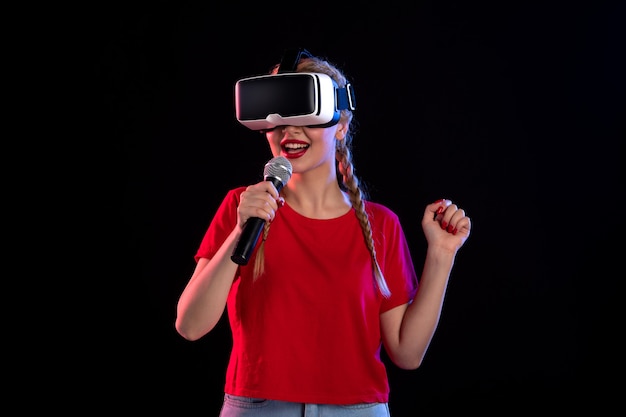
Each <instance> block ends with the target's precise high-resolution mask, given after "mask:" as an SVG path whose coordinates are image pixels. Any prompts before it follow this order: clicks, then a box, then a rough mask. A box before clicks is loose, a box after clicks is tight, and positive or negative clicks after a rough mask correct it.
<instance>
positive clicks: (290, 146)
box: [285, 143, 309, 149]
mask: <svg viewBox="0 0 626 417" xmlns="http://www.w3.org/2000/svg"><path fill="white" fill-rule="evenodd" d="M308 147H309V145H306V144H300V143H289V144H286V145H285V149H303V148H308Z"/></svg>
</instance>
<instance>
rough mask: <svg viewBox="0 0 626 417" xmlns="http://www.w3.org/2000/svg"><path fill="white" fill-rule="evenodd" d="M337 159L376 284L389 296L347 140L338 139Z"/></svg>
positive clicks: (382, 292) (385, 295)
mask: <svg viewBox="0 0 626 417" xmlns="http://www.w3.org/2000/svg"><path fill="white" fill-rule="evenodd" d="M337 160H338V161H339V163H338V166H337V168H338V171H339V172H340V173H341V178H342V179H343V180H341V181H340V180H339V177H337V180H338V181H340V182H341V183H342V184H341V185H343V187H345V189H346V190H347V191H348V195H349V196H350V202H351V203H352V207H354V210H355V212H356V217H357V219H359V223H360V224H361V229H362V230H363V237H364V238H365V244H366V245H367V249H368V250H369V252H370V254H371V256H372V266H373V268H374V277H375V280H376V285H377V286H378V289H379V290H380V292H381V294H382V295H383V296H384V297H386V298H389V296H390V295H391V292H390V291H389V287H387V282H386V280H385V277H384V276H383V272H382V270H381V269H380V265H379V264H378V259H377V258H376V248H375V246H374V237H373V236H372V225H371V223H370V220H369V216H368V215H367V212H366V211H365V202H364V201H363V196H364V193H363V191H362V190H361V187H359V179H358V178H357V176H356V175H354V165H353V164H352V154H351V153H350V149H349V148H348V146H347V145H346V140H345V139H344V140H338V141H337Z"/></svg>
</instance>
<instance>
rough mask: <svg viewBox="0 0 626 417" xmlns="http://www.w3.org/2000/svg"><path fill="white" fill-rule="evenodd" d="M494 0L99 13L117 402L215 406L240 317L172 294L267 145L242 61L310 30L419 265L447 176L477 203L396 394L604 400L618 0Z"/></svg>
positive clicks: (96, 88)
mask: <svg viewBox="0 0 626 417" xmlns="http://www.w3.org/2000/svg"><path fill="white" fill-rule="evenodd" d="M494 3H495V4H487V3H483V2H479V4H476V2H452V3H450V2H426V3H424V4H418V5H416V6H411V7H410V8H409V7H408V6H402V7H400V6H393V5H380V4H377V5H372V6H364V5H360V6H358V7H346V5H344V4H341V3H336V4H333V3H329V4H327V5H323V6H322V4H306V5H302V7H303V8H304V9H305V10H301V7H300V6H299V7H298V10H297V11H296V10H295V8H294V9H290V8H289V9H285V8H282V7H279V6H278V5H274V4H272V3H263V4H260V5H254V6H243V5H238V4H237V5H235V4H232V5H220V6H212V5H205V6H200V5H198V4H194V5H192V4H191V3H190V2H188V3H185V2H182V3H181V2H165V1H163V2H156V3H154V2H153V3H146V4H145V5H138V4H135V5H133V6H128V5H125V6H124V7H110V8H108V9H107V8H104V7H103V8H102V10H99V11H97V12H95V13H94V14H93V16H92V18H93V19H92V21H91V22H93V26H91V27H90V30H89V33H90V35H92V36H93V41H92V42H91V44H90V48H91V50H92V51H95V54H94V55H95V56H96V57H97V61H96V65H95V67H94V78H93V80H94V81H95V82H94V83H93V86H92V89H91V91H90V95H91V97H92V98H94V99H95V101H96V104H97V105H98V108H100V109H101V111H99V112H98V114H97V116H96V117H97V119H96V121H95V123H97V125H98V129H97V130H98V133H99V134H101V135H102V139H101V145H102V152H103V153H104V154H105V155H108V156H109V157H110V158H111V164H107V165H105V167H104V168H103V172H102V174H103V175H104V176H105V178H106V181H105V183H104V186H105V188H106V191H107V192H110V193H111V195H112V196H113V199H112V201H113V202H114V204H115V206H114V208H113V209H114V213H115V216H116V218H117V219H118V220H119V222H117V223H116V225H117V226H120V227H119V228H117V227H115V228H113V229H112V231H114V234H112V235H113V236H114V238H115V239H116V242H117V248H116V252H117V255H116V256H119V259H120V260H122V261H123V262H121V263H120V266H119V269H117V270H116V271H115V273H112V274H111V275H110V276H109V279H108V280H107V282H106V284H105V285H106V287H107V290H109V292H110V293H111V297H112V298H111V300H109V302H108V303H107V308H106V310H105V312H106V313H105V314H110V318H111V319H110V320H107V319H106V318H105V320H104V321H105V322H107V323H106V324H107V325H106V326H105V327H104V328H103V330H102V332H101V334H100V336H98V337H97V339H98V341H97V342H96V344H97V346H96V347H98V348H100V349H103V350H105V351H106V352H110V354H107V355H104V356H102V355H100V356H99V358H98V360H97V362H98V365H99V366H98V367H97V371H95V373H96V374H98V373H103V374H112V375H114V378H115V383H114V384H113V385H112V386H111V390H110V392H109V394H107V395H108V400H109V401H110V403H109V404H111V402H112V403H115V402H116V401H115V400H117V399H126V400H127V401H129V404H131V407H132V408H133V409H143V410H146V411H152V410H159V409H161V408H162V407H165V406H166V405H173V406H174V407H176V408H178V409H179V410H180V413H181V414H182V413H183V412H187V411H192V410H193V411H197V412H198V413H203V414H204V415H217V412H218V410H219V407H220V404H221V398H222V386H223V382H224V374H225V367H226V362H227V358H228V352H229V348H230V335H229V331H228V326H227V323H226V322H225V321H224V320H223V321H222V322H221V323H220V325H219V326H218V327H217V328H216V329H215V330H214V331H213V332H212V333H210V334H209V335H207V336H206V337H205V338H203V339H201V340H200V341H197V342H194V343H191V342H187V341H185V340H183V339H182V338H181V337H180V336H178V335H177V334H176V332H175V330H174V327H173V323H174V317H175V309H176V302H177V298H178V295H179V294H180V292H181V291H182V289H183V287H184V285H185V283H186V282H187V280H188V278H189V277H190V275H191V272H192V270H193V267H194V262H193V255H194V253H195V250H196V248H197V246H198V244H199V242H200V239H201V237H202V236H203V234H204V232H205V229H206V227H207V226H208V223H209V221H210V219H211V217H212V215H213V213H214V211H215V210H216V208H217V205H218V204H219V202H220V201H221V199H222V198H223V196H224V194H225V193H226V191H227V190H228V189H229V188H231V187H234V186H237V185H242V184H249V183H252V182H255V181H257V180H258V179H260V175H261V174H262V167H263V164H264V163H265V162H266V161H267V160H268V159H269V158H270V157H271V155H270V153H269V150H268V149H267V145H266V142H265V140H264V138H263V137H260V136H259V135H258V134H257V133H255V132H251V131H249V130H247V129H246V128H244V127H243V126H241V125H239V124H238V123H237V122H236V120H235V118H234V109H233V86H234V83H235V81H236V80H237V79H239V78H242V77H245V76H250V75H256V74H262V73H266V72H267V70H268V69H269V67H270V66H271V65H273V64H274V63H276V62H278V61H279V60H280V57H281V54H282V51H283V49H284V48H286V47H291V46H303V47H305V48H307V49H308V50H309V51H311V52H312V53H314V54H316V55H320V56H325V57H327V58H328V59H330V60H331V61H333V62H335V63H336V64H338V65H339V66H340V67H342V68H343V69H344V71H345V72H346V73H347V74H348V76H349V77H350V78H351V80H352V82H353V84H354V87H355V90H356V95H357V111H356V118H357V121H358V122H359V126H358V131H357V132H356V137H355V158H356V168H357V172H358V174H359V175H360V177H361V179H362V181H363V182H365V184H367V185H368V188H369V190H370V194H371V197H372V199H374V200H376V201H379V202H381V203H383V204H386V205H387V206H389V207H390V208H392V209H393V210H394V211H396V212H397V213H398V214H399V216H400V218H401V220H402V222H403V225H404V228H405V231H406V233H407V236H408V239H409V243H410V245H411V249H412V251H413V256H414V260H415V263H416V266H417V269H418V270H421V263H422V260H423V255H424V251H425V241H424V239H423V235H422V232H421V229H420V226H419V221H420V217H421V212H422V210H423V207H424V205H425V204H427V203H429V202H431V201H434V200H436V199H438V198H440V197H446V198H451V199H453V200H454V201H456V202H458V203H459V204H460V205H462V206H463V207H464V208H465V209H466V211H467V213H468V215H469V216H471V218H472V221H473V233H472V236H471V238H470V239H469V240H468V242H467V243H466V245H465V247H463V248H462V250H461V251H460V253H459V255H458V258H457V264H456V266H455V268H454V270H453V273H452V277H451V281H450V284H449V290H448V294H447V298H446V301H445V306H444V311H443V315H442V318H441V323H440V326H439V329H438V332H437V334H436V336H435V338H434V340H433V342H432V345H431V347H430V350H429V352H428V354H427V357H426V360H425V362H424V364H423V366H422V367H421V368H420V369H419V370H416V371H402V370H399V369H396V368H394V367H393V366H390V371H389V373H390V379H391V386H392V393H391V406H392V415H394V416H395V417H400V416H435V415H441V413H445V412H447V411H452V410H466V411H468V412H469V411H473V412H478V413H496V412H499V411H502V412H503V415H506V414H508V413H509V412H513V411H519V410H525V411H532V410H535V409H538V408H539V407H541V406H543V407H547V409H548V410H549V411H556V410H567V411H573V410H580V409H581V408H582V407H591V408H590V409H598V408H601V407H604V406H605V404H606V400H607V399H610V398H611V396H612V394H613V393H614V391H613V390H614V388H612V385H611V384H609V383H608V382H605V379H604V375H605V372H609V371H611V370H612V368H613V367H614V361H613V359H612V354H613V353H615V352H616V351H617V348H616V347H615V346H616V344H615V340H616V338H617V333H616V330H617V329H616V318H617V315H618V310H621V309H620V308H619V307H620V303H619V302H618V300H617V294H618V292H617V291H616V289H617V283H618V282H619V281H620V280H621V279H622V278H621V277H620V272H619V271H620V268H619V265H620V264H621V257H622V254H621V252H622V251H621V249H622V248H623V240H622V239H623V227H624V220H623V219H624V214H623V190H622V189H623V186H622V182H621V180H620V179H619V176H620V174H621V173H622V167H621V163H622V147H623V140H624V136H623V133H624V121H623V115H624V92H625V88H624V86H625V85H624V84H625V83H624V76H623V74H624V73H625V71H624V70H625V68H624V67H625V66H624V58H623V46H624V31H623V25H622V22H623V19H624V17H625V16H624V8H623V7H617V6H616V5H613V4H612V3H608V2H585V3H584V4H580V5H574V4H573V3H572V4H570V3H565V4H563V5H557V4H552V3H546V2H542V3H541V2H537V4H531V3H528V2H515V4H511V2H494ZM615 3H617V2H615ZM309 8H310V9H312V10H310V11H308V10H307V9H309ZM87 26H89V25H87ZM105 232H106V231H105ZM117 249H120V251H117ZM118 317H120V318H119V319H118ZM114 318H115V319H114ZM598 391H599V392H600V393H601V394H597V392H598ZM105 402H106V401H105ZM407 410H408V411H407Z"/></svg>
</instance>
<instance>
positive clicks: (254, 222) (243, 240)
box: [230, 177, 283, 265]
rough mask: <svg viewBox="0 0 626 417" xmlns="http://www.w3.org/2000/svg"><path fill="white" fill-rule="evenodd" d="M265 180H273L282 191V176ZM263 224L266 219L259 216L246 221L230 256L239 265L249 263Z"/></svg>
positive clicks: (277, 188)
mask: <svg viewBox="0 0 626 417" xmlns="http://www.w3.org/2000/svg"><path fill="white" fill-rule="evenodd" d="M265 180H266V181H271V182H272V184H274V186H275V187H276V190H278V192H280V190H281V189H282V188H283V182H282V181H281V180H280V178H275V177H268V178H266V179H265ZM263 226H265V220H263V219H261V218H259V217H250V218H249V219H248V220H247V221H246V224H245V225H244V226H243V230H242V232H241V236H239V240H238V241H237V245H236V246H235V249H234V250H233V253H232V255H231V256H230V259H231V260H232V261H233V262H234V263H236V264H238V265H247V264H248V261H249V260H250V256H252V252H253V251H254V248H255V246H256V243H257V241H258V240H259V236H261V231H262V230H263Z"/></svg>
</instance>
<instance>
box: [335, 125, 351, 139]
mask: <svg viewBox="0 0 626 417" xmlns="http://www.w3.org/2000/svg"><path fill="white" fill-rule="evenodd" d="M347 133H348V124H347V123H343V122H339V123H338V124H337V131H336V132H335V138H336V139H337V140H342V139H343V138H345V137H346V134H347Z"/></svg>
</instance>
